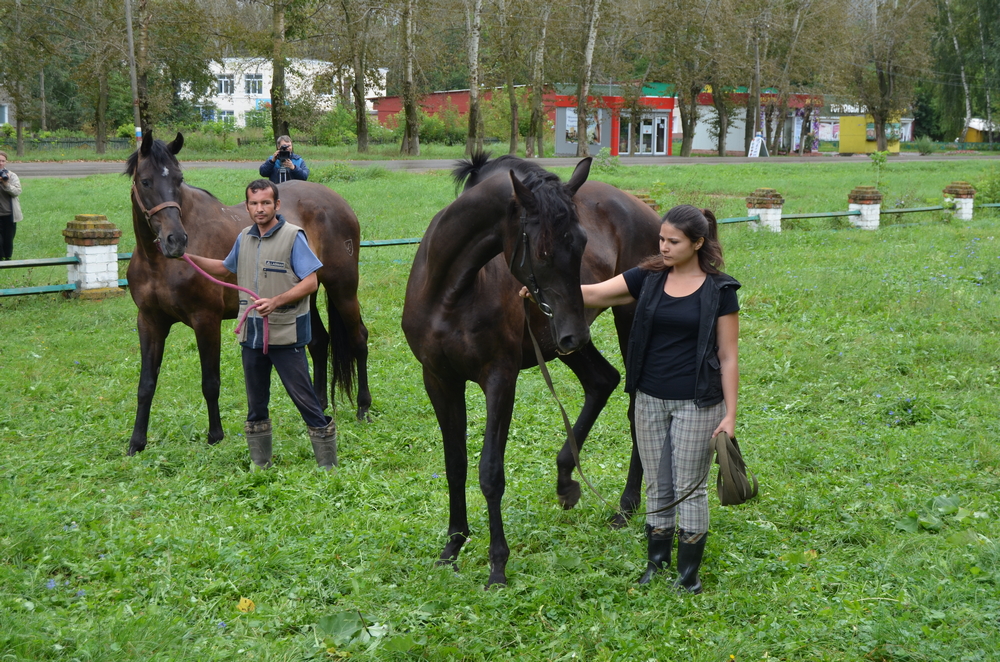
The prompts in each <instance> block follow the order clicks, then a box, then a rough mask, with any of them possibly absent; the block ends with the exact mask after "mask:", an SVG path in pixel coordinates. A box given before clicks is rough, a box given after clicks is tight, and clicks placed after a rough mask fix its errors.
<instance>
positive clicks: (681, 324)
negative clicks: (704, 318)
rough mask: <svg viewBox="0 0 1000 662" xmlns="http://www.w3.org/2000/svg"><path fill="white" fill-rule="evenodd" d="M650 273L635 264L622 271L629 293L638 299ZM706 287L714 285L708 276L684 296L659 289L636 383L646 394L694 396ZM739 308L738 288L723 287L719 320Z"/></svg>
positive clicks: (666, 397)
mask: <svg viewBox="0 0 1000 662" xmlns="http://www.w3.org/2000/svg"><path fill="white" fill-rule="evenodd" d="M650 273H652V272H649V271H645V270H643V269H639V268H638V267H636V268H634V269H629V270H628V271H626V272H625V273H624V274H622V275H623V276H624V277H625V284H626V285H628V291H629V294H631V295H632V296H633V297H634V298H635V299H638V298H639V292H640V291H641V290H642V284H643V282H644V281H645V280H646V277H647V276H648V275H649V274H650ZM703 287H712V284H711V283H710V282H709V278H705V282H704V283H703V284H702V286H701V287H699V288H698V289H697V290H695V291H694V292H692V293H691V294H689V295H687V296H685V297H672V296H670V295H669V294H667V293H666V292H664V291H662V290H661V291H660V299H659V301H658V302H657V304H656V312H655V314H654V315H653V328H652V330H651V332H650V335H649V345H648V346H647V348H646V358H645V360H644V361H643V368H642V374H641V375H640V376H639V383H638V384H637V385H636V387H637V388H638V389H639V390H640V391H642V392H643V393H645V394H646V395H651V396H653V397H654V398H660V399H661V400H692V399H694V397H695V376H696V374H697V366H696V365H695V362H696V361H697V358H698V357H697V353H698V326H699V322H700V320H701V289H702V288H703ZM739 309H740V306H739V302H738V300H737V298H736V290H734V289H733V288H731V287H724V288H722V291H721V292H720V297H719V309H718V312H717V313H716V319H718V318H719V317H722V316H723V315H728V314H730V313H735V312H736V311H738V310H739Z"/></svg>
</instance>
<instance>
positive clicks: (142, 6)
mask: <svg viewBox="0 0 1000 662" xmlns="http://www.w3.org/2000/svg"><path fill="white" fill-rule="evenodd" d="M126 2H128V0H126ZM148 4H149V2H148V0H139V8H138V13H139V31H138V39H136V49H135V74H136V91H137V96H138V101H139V127H140V128H141V129H142V135H146V132H147V131H151V130H152V126H151V124H152V122H151V119H150V117H149V23H150V21H152V20H153V16H152V13H151V12H150V11H149V7H148Z"/></svg>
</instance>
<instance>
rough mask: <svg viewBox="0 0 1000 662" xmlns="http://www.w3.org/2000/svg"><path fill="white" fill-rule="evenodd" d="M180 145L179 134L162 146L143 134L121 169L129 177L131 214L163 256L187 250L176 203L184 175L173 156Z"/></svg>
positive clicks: (179, 209)
mask: <svg viewBox="0 0 1000 662" xmlns="http://www.w3.org/2000/svg"><path fill="white" fill-rule="evenodd" d="M183 146H184V136H183V135H181V134H180V133H178V134H177V137H176V138H174V139H173V140H172V141H170V142H169V143H165V142H163V141H162V140H153V135H152V132H147V133H146V135H144V136H143V137H142V143H141V144H140V145H139V149H138V150H136V151H135V152H133V153H132V155H131V156H129V158H128V162H127V167H126V170H125V172H126V174H128V175H131V176H132V207H133V211H134V212H135V213H136V215H137V216H138V217H139V218H140V219H143V220H144V222H145V224H146V225H147V226H148V228H149V231H150V232H151V233H152V235H153V237H154V239H153V242H154V243H155V244H156V245H157V247H158V248H159V250H160V252H161V253H163V254H164V255H166V256H167V257H180V256H182V255H184V251H185V250H186V249H187V241H188V236H187V232H186V231H185V230H184V224H183V223H182V221H181V204H180V201H181V184H182V183H183V182H184V175H183V174H181V166H180V164H179V163H178V162H177V158H176V157H175V156H174V155H175V154H177V153H178V152H180V151H181V147H183ZM137 234H138V233H137ZM136 239H137V240H138V239H139V237H138V236H137V237H136Z"/></svg>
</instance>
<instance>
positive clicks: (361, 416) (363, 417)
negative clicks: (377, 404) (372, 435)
mask: <svg viewBox="0 0 1000 662" xmlns="http://www.w3.org/2000/svg"><path fill="white" fill-rule="evenodd" d="M371 422H372V415H371V412H370V411H368V410H367V409H361V408H360V407H358V423H371Z"/></svg>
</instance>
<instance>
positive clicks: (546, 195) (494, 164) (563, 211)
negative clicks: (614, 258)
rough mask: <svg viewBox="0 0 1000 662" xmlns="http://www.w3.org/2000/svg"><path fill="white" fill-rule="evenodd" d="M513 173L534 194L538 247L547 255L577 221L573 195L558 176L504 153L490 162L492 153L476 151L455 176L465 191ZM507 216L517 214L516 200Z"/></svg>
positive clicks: (462, 161)
mask: <svg viewBox="0 0 1000 662" xmlns="http://www.w3.org/2000/svg"><path fill="white" fill-rule="evenodd" d="M510 170H513V171H514V173H515V174H516V175H517V176H518V179H520V180H521V183H523V184H524V185H525V186H526V187H527V188H528V189H529V190H530V191H531V192H532V193H534V194H535V211H536V212H537V218H538V220H539V226H540V232H539V233H538V238H537V246H536V248H537V249H538V250H539V251H541V252H543V253H547V252H549V251H551V249H552V244H553V242H554V241H555V237H557V236H559V235H560V234H562V231H563V228H565V226H566V225H568V224H569V223H570V222H571V221H573V220H575V219H576V207H575V206H574V205H573V196H572V194H571V193H570V192H569V190H568V189H567V188H566V185H565V184H564V183H563V181H562V180H561V179H559V175H556V174H555V173H552V172H549V171H548V170H546V169H545V168H543V167H542V166H540V165H538V164H537V163H533V162H531V161H526V160H525V159H522V158H519V157H517V156H511V155H509V154H504V155H503V156H501V157H499V158H496V159H492V160H491V159H490V154H489V152H476V153H474V154H473V155H472V158H470V159H467V160H466V159H463V160H461V161H459V162H458V163H457V164H456V166H455V169H454V170H453V171H452V177H453V178H454V179H455V185H456V187H457V186H461V185H462V182H465V187H464V189H463V190H464V191H468V190H469V189H470V188H472V187H473V186H475V185H476V184H478V183H479V182H481V181H483V180H484V179H486V178H487V177H489V176H490V175H493V174H494V173H497V172H508V171H510ZM508 213H510V214H514V213H516V211H515V209H514V202H513V201H511V208H510V210H509V212H508ZM543 219H544V220H543Z"/></svg>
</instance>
